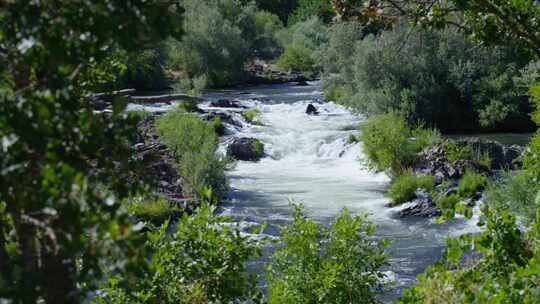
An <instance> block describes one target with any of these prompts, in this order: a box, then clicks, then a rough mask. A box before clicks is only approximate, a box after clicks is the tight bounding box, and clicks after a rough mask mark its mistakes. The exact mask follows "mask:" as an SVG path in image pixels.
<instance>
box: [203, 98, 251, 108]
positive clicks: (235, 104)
mask: <svg viewBox="0 0 540 304" xmlns="http://www.w3.org/2000/svg"><path fill="white" fill-rule="evenodd" d="M210 106H212V107H216V108H243V106H242V105H241V104H240V102H239V101H238V100H229V99H219V100H214V101H211V102H210Z"/></svg>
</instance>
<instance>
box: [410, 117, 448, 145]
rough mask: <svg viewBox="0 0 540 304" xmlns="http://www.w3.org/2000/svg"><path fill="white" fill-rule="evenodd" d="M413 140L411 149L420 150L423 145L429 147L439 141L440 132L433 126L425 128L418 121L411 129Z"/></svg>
mask: <svg viewBox="0 0 540 304" xmlns="http://www.w3.org/2000/svg"><path fill="white" fill-rule="evenodd" d="M411 135H412V137H413V140H412V141H411V146H412V150H413V151H415V152H420V151H422V150H423V149H424V148H425V147H431V146H434V145H436V144H438V143H440V142H441V138H442V136H441V132H440V131H439V130H438V129H435V128H427V127H425V126H424V125H423V124H421V123H419V124H418V126H417V127H416V128H415V129H414V130H412V131H411Z"/></svg>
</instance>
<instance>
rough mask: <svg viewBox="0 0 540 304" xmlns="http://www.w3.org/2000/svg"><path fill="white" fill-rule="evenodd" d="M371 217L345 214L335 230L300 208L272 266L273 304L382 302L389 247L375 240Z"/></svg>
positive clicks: (345, 212)
mask: <svg viewBox="0 0 540 304" xmlns="http://www.w3.org/2000/svg"><path fill="white" fill-rule="evenodd" d="M373 232H374V226H373V225H372V224H370V223H367V222H366V216H355V217H353V216H351V215H350V213H349V212H348V211H347V210H344V211H343V212H342V213H341V215H340V216H339V217H337V218H336V219H335V220H334V221H333V223H332V225H331V226H330V227H326V226H323V225H318V224H317V223H315V221H313V220H310V219H308V218H306V217H305V216H304V213H303V209H302V207H301V206H295V209H294V212H293V222H292V223H291V224H289V225H287V226H285V227H284V228H283V229H282V231H281V239H282V241H283V246H282V247H280V248H279V249H277V250H276V252H275V253H274V255H273V257H272V262H271V265H270V266H269V267H268V280H267V282H268V289H269V301H268V302H269V303H271V304H273V303H276V304H277V303H279V304H289V303H290V304H293V303H294V304H297V303H356V302H358V301H361V302H362V303H378V301H377V299H376V297H375V295H376V294H375V292H376V291H377V289H379V288H380V287H381V286H382V284H383V283H382V280H383V278H384V276H383V274H382V273H381V272H380V268H381V267H382V266H383V265H385V263H386V259H385V254H384V246H385V244H386V242H384V241H378V240H375V239H374V238H373V237H372V236H373Z"/></svg>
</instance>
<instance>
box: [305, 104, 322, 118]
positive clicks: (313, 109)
mask: <svg viewBox="0 0 540 304" xmlns="http://www.w3.org/2000/svg"><path fill="white" fill-rule="evenodd" d="M306 114H307V115H319V111H317V108H316V107H315V106H314V105H313V104H311V103H310V104H308V106H307V108H306Z"/></svg>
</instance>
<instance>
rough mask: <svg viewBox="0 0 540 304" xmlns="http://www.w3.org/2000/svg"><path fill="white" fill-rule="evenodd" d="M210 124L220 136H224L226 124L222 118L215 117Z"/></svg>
mask: <svg viewBox="0 0 540 304" xmlns="http://www.w3.org/2000/svg"><path fill="white" fill-rule="evenodd" d="M210 126H211V127H212V128H213V129H214V131H215V132H216V134H217V135H218V136H222V135H224V134H225V125H224V124H223V122H222V121H221V118H219V117H214V119H212V121H210Z"/></svg>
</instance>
